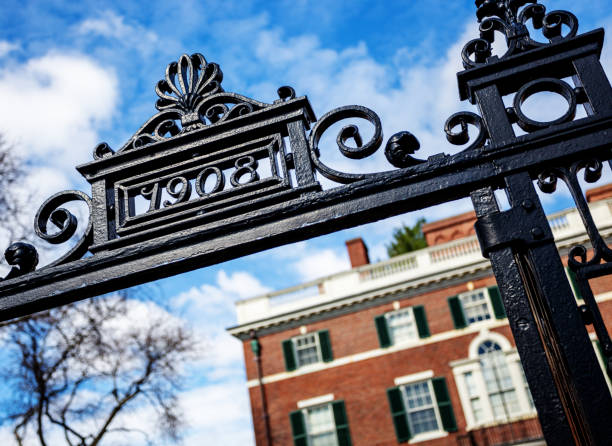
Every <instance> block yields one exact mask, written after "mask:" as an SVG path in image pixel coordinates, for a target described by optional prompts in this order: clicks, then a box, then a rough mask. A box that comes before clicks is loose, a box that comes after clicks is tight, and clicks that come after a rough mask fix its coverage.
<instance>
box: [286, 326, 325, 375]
mask: <svg viewBox="0 0 612 446" xmlns="http://www.w3.org/2000/svg"><path fill="white" fill-rule="evenodd" d="M292 341H293V348H294V351H295V357H296V360H297V366H298V367H302V366H304V365H308V364H314V363H315V362H319V361H320V360H321V348H320V347H319V337H318V336H317V335H316V333H314V334H308V335H305V336H300V337H299V338H294V339H292Z"/></svg>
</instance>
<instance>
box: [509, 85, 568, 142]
mask: <svg viewBox="0 0 612 446" xmlns="http://www.w3.org/2000/svg"><path fill="white" fill-rule="evenodd" d="M544 91H548V92H550V93H557V94H559V95H561V96H563V97H564V98H565V100H566V101H567V104H568V109H567V111H566V112H565V113H564V114H563V116H561V117H559V118H557V119H554V120H552V121H536V120H534V119H531V118H528V117H527V116H526V115H525V114H524V113H523V111H522V110H521V105H523V104H524V103H525V101H526V100H527V99H529V98H530V97H531V96H533V95H534V94H536V93H541V92H544ZM576 104H577V101H576V93H574V89H573V88H572V87H570V86H569V85H568V84H567V83H566V82H564V81H561V80H559V79H555V78H552V77H546V78H543V79H537V80H535V81H531V82H528V83H527V84H525V85H523V86H522V87H521V88H520V89H519V91H518V92H517V93H516V96H515V97H514V111H515V112H516V117H517V119H518V122H517V124H518V125H519V126H520V127H521V128H522V129H523V130H525V131H526V132H533V131H536V130H540V129H545V128H547V127H550V126H553V125H557V124H563V123H564V122H569V121H572V120H573V119H574V117H575V116H576Z"/></svg>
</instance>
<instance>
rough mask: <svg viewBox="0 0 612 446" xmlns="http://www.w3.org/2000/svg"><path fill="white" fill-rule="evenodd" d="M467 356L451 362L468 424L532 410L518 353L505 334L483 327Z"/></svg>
mask: <svg viewBox="0 0 612 446" xmlns="http://www.w3.org/2000/svg"><path fill="white" fill-rule="evenodd" d="M469 356H470V358H469V359H464V360H460V361H454V362H453V363H451V365H452V367H453V373H454V375H455V381H456V383H457V390H458V391H459V396H460V398H461V403H462V405H463V411H464V413H465V415H466V422H467V425H468V428H471V427H474V426H479V425H483V424H488V423H491V422H496V421H502V422H506V421H507V420H511V419H514V418H517V417H519V416H523V415H530V414H535V412H534V406H533V401H532V399H531V393H530V392H529V387H528V386H527V381H526V379H525V375H524V372H523V368H522V366H521V363H520V361H519V358H518V354H517V352H516V350H515V349H513V348H512V346H511V345H510V343H509V342H508V340H507V339H506V338H504V337H503V336H502V335H500V334H497V333H489V332H486V331H484V332H483V333H481V334H480V335H478V336H477V337H476V338H475V339H474V340H473V341H472V344H471V345H470V354H469Z"/></svg>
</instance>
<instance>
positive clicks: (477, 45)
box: [461, 0, 578, 68]
mask: <svg viewBox="0 0 612 446" xmlns="http://www.w3.org/2000/svg"><path fill="white" fill-rule="evenodd" d="M476 6H477V7H478V9H477V12H476V16H477V18H478V21H479V22H480V28H479V31H480V37H479V38H477V39H473V40H471V41H469V42H468V43H467V44H466V45H465V46H464V48H463V51H462V53H461V57H462V59H463V66H464V67H465V68H474V67H477V66H481V65H484V64H486V63H489V62H494V61H495V60H497V57H492V44H493V42H494V40H495V33H496V32H500V33H502V34H503V35H504V37H505V39H506V43H507V46H508V49H507V51H506V52H505V53H504V54H503V55H502V56H501V59H504V58H507V57H509V56H512V55H514V54H518V53H521V52H524V51H528V50H532V49H536V48H539V47H542V46H544V45H546V44H545V43H540V42H537V41H536V40H534V39H532V38H531V36H530V35H529V30H528V28H527V22H529V21H531V23H532V25H533V27H534V29H536V30H542V34H543V35H544V37H546V38H547V39H548V40H549V42H550V43H553V42H557V41H560V40H566V39H570V38H572V37H574V36H576V34H577V32H578V19H577V18H576V16H574V14H572V13H571V12H568V11H561V10H559V11H551V12H549V13H546V7H545V6H544V5H542V4H539V3H538V2H537V0H477V1H476ZM564 25H565V26H566V27H568V28H569V31H567V33H565V34H563V26H564Z"/></svg>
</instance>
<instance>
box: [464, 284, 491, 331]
mask: <svg viewBox="0 0 612 446" xmlns="http://www.w3.org/2000/svg"><path fill="white" fill-rule="evenodd" d="M459 300H460V301H461V308H463V314H464V315H465V319H466V322H467V323H468V325H469V324H473V323H474V322H480V321H485V320H487V319H491V310H490V309H489V302H488V299H487V297H486V296H485V293H484V290H478V291H473V292H471V293H469V294H461V295H460V296H459Z"/></svg>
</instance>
